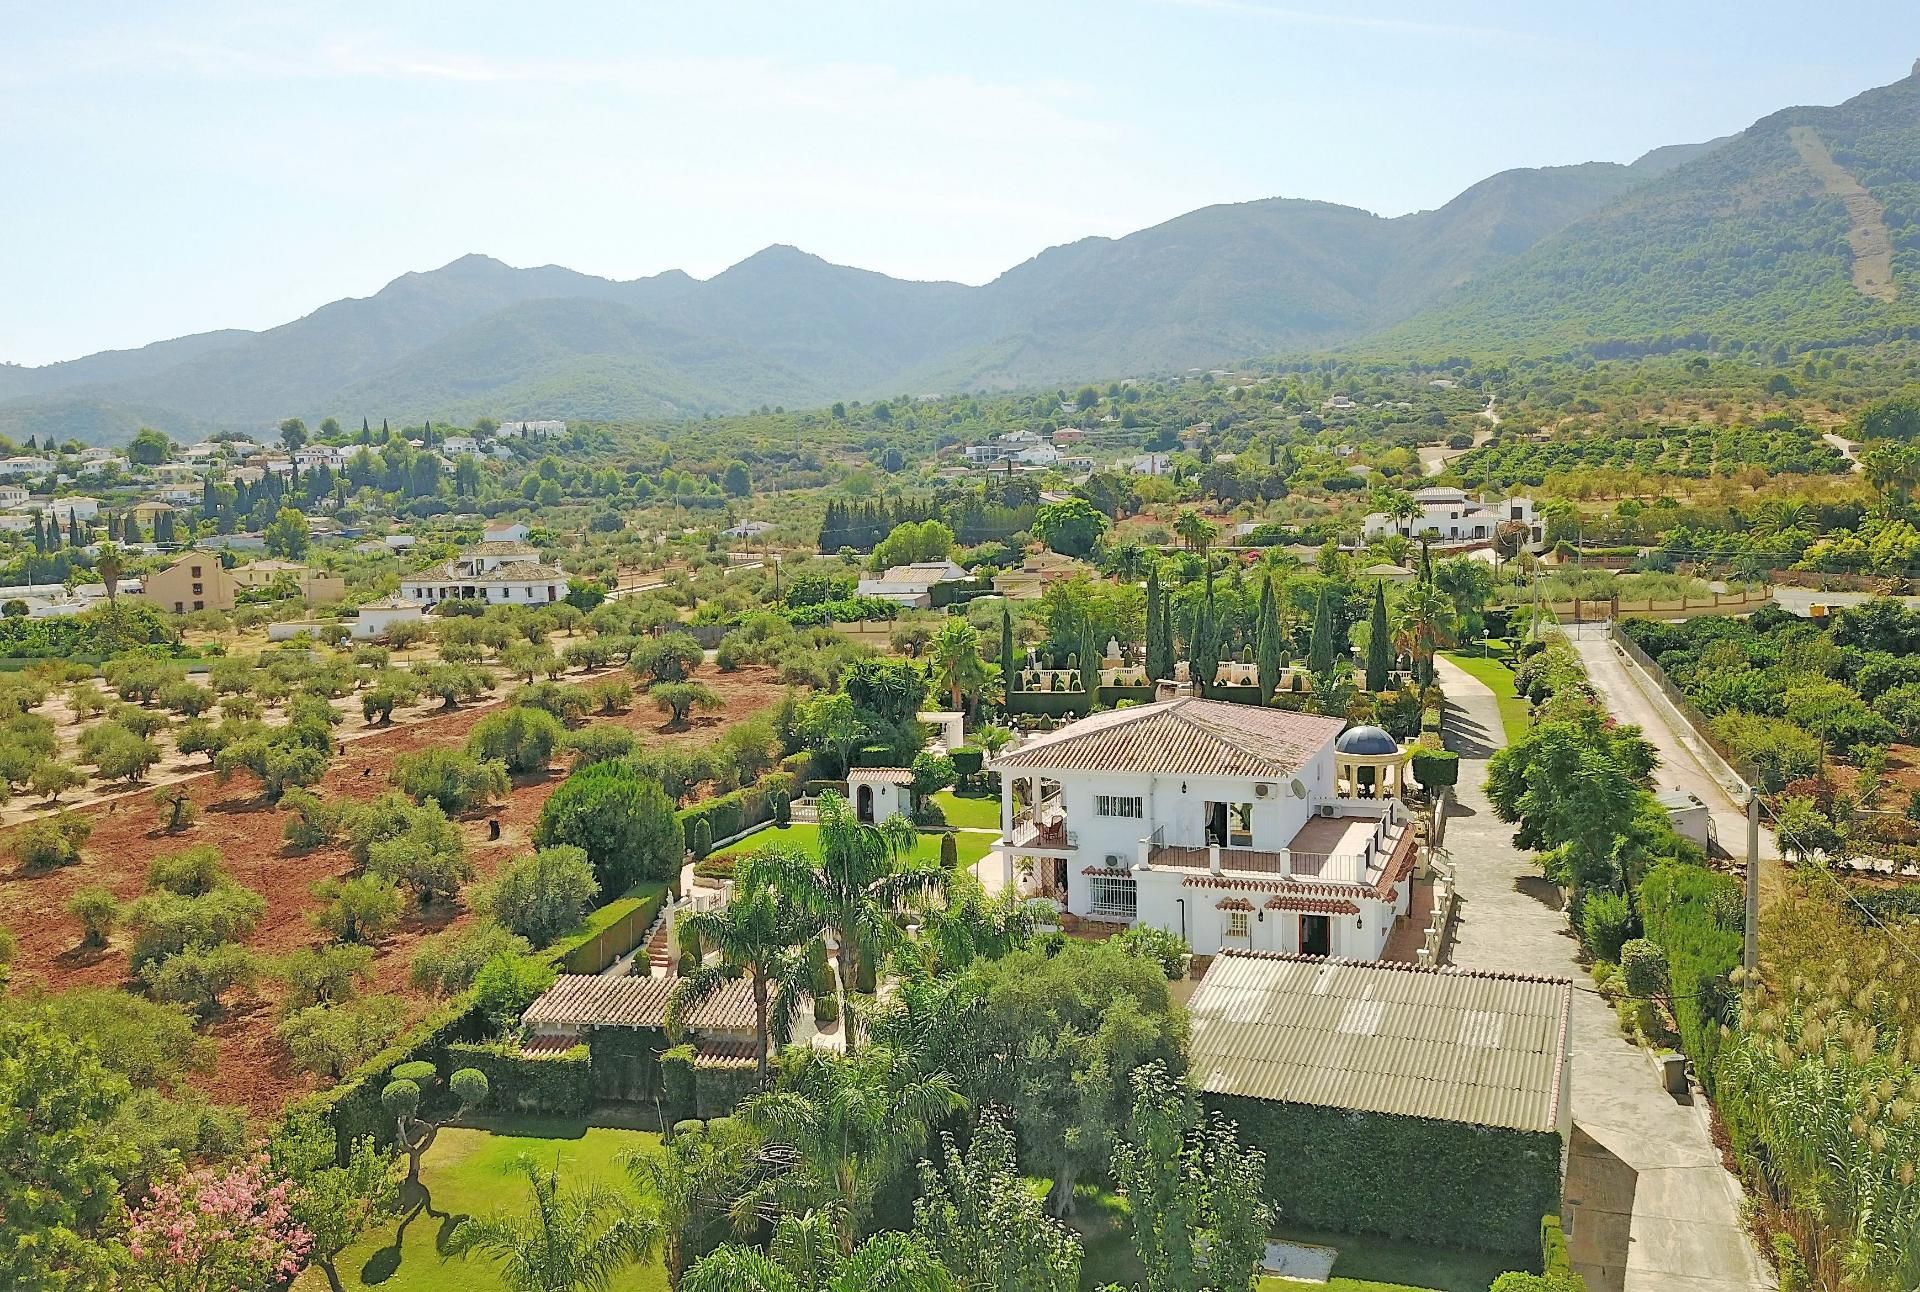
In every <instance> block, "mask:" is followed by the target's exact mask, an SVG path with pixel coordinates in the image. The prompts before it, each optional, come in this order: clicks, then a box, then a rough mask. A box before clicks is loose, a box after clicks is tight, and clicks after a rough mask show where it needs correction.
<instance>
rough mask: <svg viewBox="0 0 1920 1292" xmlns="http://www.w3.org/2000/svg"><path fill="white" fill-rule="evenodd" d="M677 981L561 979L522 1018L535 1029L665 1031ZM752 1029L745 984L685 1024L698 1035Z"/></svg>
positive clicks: (716, 997) (734, 985) (730, 988)
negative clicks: (703, 1032)
mask: <svg viewBox="0 0 1920 1292" xmlns="http://www.w3.org/2000/svg"><path fill="white" fill-rule="evenodd" d="M675 981H676V980H675V979H672V978H603V977H600V976H599V975H597V974H561V975H560V976H559V977H558V978H556V979H554V983H553V986H551V987H549V988H547V990H546V992H545V994H544V995H542V996H541V997H540V999H538V1000H536V1001H534V1002H533V1004H531V1005H529V1006H527V1010H526V1013H524V1014H522V1015H521V1016H520V1017H521V1021H522V1022H525V1023H527V1024H529V1025H532V1026H536V1027H537V1026H540V1025H541V1024H557V1025H562V1026H572V1027H665V1026H666V1024H667V997H668V996H669V995H670V994H671V993H672V991H673V985H674V983H675ZM753 1025H754V1019H753V987H752V984H750V983H748V982H747V981H746V980H745V979H744V978H743V979H740V980H738V981H735V982H730V983H728V984H727V985H726V986H724V987H722V988H721V989H720V990H719V991H717V992H715V993H714V994H713V995H712V996H711V997H709V998H708V1000H707V1001H706V1003H705V1004H703V1005H701V1006H700V1008H698V1009H696V1010H694V1011H693V1014H692V1016H691V1017H689V1018H688V1019H687V1026H688V1027H690V1028H693V1029H695V1030H697V1031H723V1032H739V1031H751V1030H752V1028H753Z"/></svg>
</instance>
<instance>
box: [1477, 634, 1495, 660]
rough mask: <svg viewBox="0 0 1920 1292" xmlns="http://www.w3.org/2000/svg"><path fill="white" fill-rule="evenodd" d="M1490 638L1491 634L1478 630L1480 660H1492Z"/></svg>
mask: <svg viewBox="0 0 1920 1292" xmlns="http://www.w3.org/2000/svg"><path fill="white" fill-rule="evenodd" d="M1492 636H1493V634H1492V633H1490V632H1488V631H1487V630H1486V629H1484V628H1482V629H1481V630H1480V658H1481V659H1492V658H1493V646H1492V644H1491V642H1490V640H1489V639H1490V638H1491V637H1492Z"/></svg>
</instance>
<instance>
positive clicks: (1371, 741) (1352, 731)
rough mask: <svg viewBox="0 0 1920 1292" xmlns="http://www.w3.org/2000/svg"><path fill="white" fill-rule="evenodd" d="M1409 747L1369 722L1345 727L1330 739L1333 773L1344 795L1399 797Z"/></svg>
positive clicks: (1356, 796)
mask: <svg viewBox="0 0 1920 1292" xmlns="http://www.w3.org/2000/svg"><path fill="white" fill-rule="evenodd" d="M1412 752H1413V751H1412V750H1411V749H1402V748H1401V747H1400V742H1399V741H1397V740H1395V739H1394V738H1393V737H1392V736H1390V735H1388V734H1387V733H1386V731H1384V730H1383V729H1381V728H1379V727H1375V726H1372V725H1365V724H1363V725H1361V726H1358V727H1349V728H1347V730H1345V731H1343V732H1341V733H1340V738H1339V739H1338V740H1336V741H1334V742H1333V774H1334V779H1335V780H1336V781H1337V782H1338V783H1339V786H1340V793H1341V794H1342V795H1343V796H1345V797H1347V798H1356V799H1371V798H1399V797H1400V796H1401V795H1403V794H1405V793H1406V791H1407V759H1408V757H1409V756H1410V755H1411V754H1412Z"/></svg>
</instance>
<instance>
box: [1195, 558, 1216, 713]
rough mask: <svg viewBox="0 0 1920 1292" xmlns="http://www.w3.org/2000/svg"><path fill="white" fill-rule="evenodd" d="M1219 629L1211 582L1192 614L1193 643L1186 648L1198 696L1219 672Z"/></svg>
mask: <svg viewBox="0 0 1920 1292" xmlns="http://www.w3.org/2000/svg"><path fill="white" fill-rule="evenodd" d="M1218 634H1219V627H1218V624H1217V621H1216V620H1215V619H1214V615H1213V581H1212V580H1211V579H1209V580H1208V581H1207V590H1206V593H1205V594H1204V595H1203V596H1202V597H1201V599H1200V605H1199V606H1198V607H1197V608H1196V609H1195V610H1194V612H1193V641H1192V643H1191V644H1190V645H1189V646H1188V648H1187V658H1188V660H1189V662H1190V668H1189V670H1188V675H1189V676H1190V677H1191V678H1192V679H1193V683H1194V687H1195V689H1196V691H1197V693H1198V694H1200V695H1202V696H1204V695H1205V694H1206V693H1207V688H1208V687H1210V686H1212V685H1213V677H1214V674H1216V673H1218V672H1219V671H1220V639H1219V635H1218Z"/></svg>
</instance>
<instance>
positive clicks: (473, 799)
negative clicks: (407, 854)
mask: <svg viewBox="0 0 1920 1292" xmlns="http://www.w3.org/2000/svg"><path fill="white" fill-rule="evenodd" d="M390 779H391V780H392V782H393V784H394V785H395V786H397V787H398V788H399V789H400V791H401V792H402V793H404V794H406V795H408V796H409V797H411V798H412V799H413V800H414V801H415V802H416V803H428V802H433V803H437V804H439V805H440V810H441V811H443V812H446V813H449V814H451V813H455V812H464V811H466V810H467V809H468V808H473V807H478V806H480V805H481V804H483V803H491V802H493V801H494V800H496V799H498V798H501V797H502V796H504V795H505V794H506V793H507V791H508V789H509V788H511V787H510V785H509V784H508V781H507V769H506V768H505V767H503V766H501V765H500V764H499V763H495V762H481V761H480V760H479V759H478V758H476V757H474V756H473V755H472V754H471V753H468V752H465V751H462V750H458V749H423V750H421V751H420V752H419V753H417V754H402V755H401V756H400V757H398V758H396V759H394V760H393V773H392V776H391V778H390Z"/></svg>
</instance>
